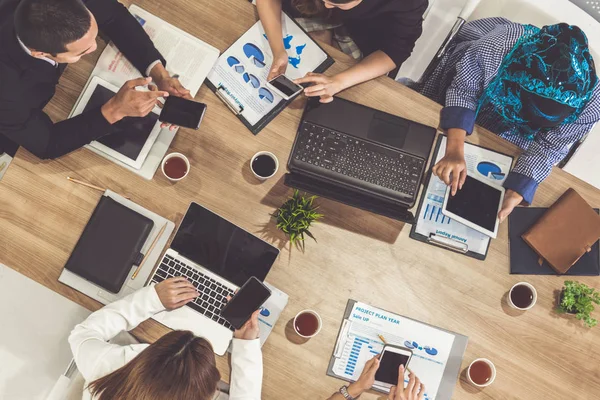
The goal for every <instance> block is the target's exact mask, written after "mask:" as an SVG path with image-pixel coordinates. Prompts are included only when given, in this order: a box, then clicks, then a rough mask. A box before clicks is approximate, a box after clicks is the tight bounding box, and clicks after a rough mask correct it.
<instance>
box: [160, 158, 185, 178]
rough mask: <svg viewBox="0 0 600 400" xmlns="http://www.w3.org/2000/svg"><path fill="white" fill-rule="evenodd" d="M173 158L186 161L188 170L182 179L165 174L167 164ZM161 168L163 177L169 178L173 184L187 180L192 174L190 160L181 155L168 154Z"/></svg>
mask: <svg viewBox="0 0 600 400" xmlns="http://www.w3.org/2000/svg"><path fill="white" fill-rule="evenodd" d="M172 158H180V159H182V160H183V161H185V166H186V168H187V170H186V171H185V174H184V175H183V176H182V177H180V178H171V177H170V176H169V175H167V173H166V172H165V164H166V163H167V161H169V160H170V159H172ZM160 168H161V170H162V173H163V175H164V176H165V177H167V179H168V180H170V181H171V182H178V181H180V180H182V179H183V178H185V177H186V176H188V174H189V173H190V160H188V158H187V157H186V156H184V155H183V154H181V153H170V154H167V155H166V156H165V158H163V160H162V163H161V164H160Z"/></svg>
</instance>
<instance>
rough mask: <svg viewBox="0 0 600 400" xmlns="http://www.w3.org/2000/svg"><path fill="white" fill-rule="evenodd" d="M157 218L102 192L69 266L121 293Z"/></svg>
mask: <svg viewBox="0 0 600 400" xmlns="http://www.w3.org/2000/svg"><path fill="white" fill-rule="evenodd" d="M153 226H154V222H152V220H151V219H150V218H148V217H145V216H143V215H141V214H139V213H137V212H136V211H134V210H132V209H130V208H128V207H126V206H124V205H123V204H120V203H118V202H116V201H115V200H113V199H111V198H110V197H107V196H102V198H101V199H100V201H99V202H98V205H97V206H96V209H95V210H94V212H93V213H92V216H91V217H90V219H89V221H88V223H87V225H86V226H85V228H84V230H83V233H82V234H81V236H80V238H79V240H78V241H77V244H76V245H75V248H74V249H73V252H72V253H71V256H70V257H69V259H68V261H67V263H66V264H65V269H67V270H69V271H71V272H73V273H75V274H77V275H79V276H80V277H82V278H84V279H86V280H88V281H90V282H92V283H94V284H96V285H98V286H100V287H102V288H104V289H106V290H108V291H110V292H112V293H118V292H119V291H120V290H121V287H122V286H123V283H124V282H125V279H126V278H127V275H128V274H129V272H130V270H131V268H132V267H133V266H135V265H138V264H139V263H140V262H141V260H142V258H143V255H142V254H141V253H140V252H141V249H142V246H143V245H144V243H145V242H146V239H147V238H148V235H149V234H150V231H151V230H152V227H153Z"/></svg>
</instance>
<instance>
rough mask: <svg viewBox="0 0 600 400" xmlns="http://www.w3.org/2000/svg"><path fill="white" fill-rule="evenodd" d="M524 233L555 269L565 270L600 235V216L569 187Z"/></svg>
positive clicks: (532, 245) (542, 257)
mask: <svg viewBox="0 0 600 400" xmlns="http://www.w3.org/2000/svg"><path fill="white" fill-rule="evenodd" d="M521 237H522V238H523V240H524V241H525V242H526V243H527V244H528V245H529V246H530V247H531V248H532V249H533V250H534V251H535V252H536V253H537V254H538V256H539V257H540V258H541V259H542V260H545V261H547V262H548V265H550V267H552V269H554V270H555V271H556V272H557V273H559V274H564V273H566V272H567V271H568V270H569V269H570V268H571V267H572V266H573V264H575V263H576V262H577V260H579V258H581V256H583V255H584V254H585V253H587V252H588V251H590V250H591V248H592V246H593V245H594V243H596V242H597V241H598V239H599V238H600V216H599V215H598V214H596V212H594V210H593V209H592V207H590V205H589V204H588V203H587V202H586V201H585V200H584V199H583V198H582V197H581V196H580V195H579V194H578V193H577V192H576V191H575V190H573V189H568V190H567V191H566V192H565V193H564V194H563V195H562V196H561V197H560V198H559V199H558V200H557V201H556V202H555V203H554V204H553V205H552V206H551V207H550V208H549V209H548V211H546V212H545V213H544V214H543V215H542V216H541V217H540V219H538V221H537V222H536V223H535V224H534V225H533V226H532V227H531V228H530V229H529V230H527V231H526V232H525V233H524V234H523V235H522V236H521Z"/></svg>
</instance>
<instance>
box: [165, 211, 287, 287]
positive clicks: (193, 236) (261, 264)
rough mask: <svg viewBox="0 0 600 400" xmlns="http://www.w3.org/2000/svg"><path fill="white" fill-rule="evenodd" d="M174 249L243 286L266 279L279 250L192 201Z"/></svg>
mask: <svg viewBox="0 0 600 400" xmlns="http://www.w3.org/2000/svg"><path fill="white" fill-rule="evenodd" d="M171 248H172V249H173V250H175V251H177V252H178V253H179V254H181V255H182V256H184V257H186V258H188V259H190V260H192V261H194V262H195V263H197V264H200V265H201V266H203V267H204V268H206V269H208V270H210V271H212V272H214V273H215V274H217V275H219V276H221V277H223V278H225V279H227V280H228V281H230V282H232V283H233V284H235V285H237V286H242V285H243V284H244V283H246V281H247V280H248V278H250V277H251V276H255V277H256V278H258V279H259V280H260V281H263V280H264V279H265V277H266V276H267V273H268V272H269V270H270V269H271V266H272V265H273V263H274V262H275V259H276V258H277V255H278V254H279V250H278V249H277V248H276V247H273V246H271V245H270V244H268V243H266V242H264V241H263V240H261V239H259V238H257V237H256V236H254V235H252V234H250V233H248V232H246V231H245V230H243V229H241V228H239V227H237V226H235V225H234V224H232V223H231V222H229V221H227V220H226V219H224V218H222V217H220V216H218V215H217V214H215V213H213V212H212V211H209V210H207V209H206V208H204V207H202V206H200V205H199V204H196V203H191V204H190V208H189V209H188V211H187V213H186V214H185V217H184V218H183V221H181V225H180V226H179V230H178V231H177V234H176V235H175V238H174V239H173V242H172V243H171Z"/></svg>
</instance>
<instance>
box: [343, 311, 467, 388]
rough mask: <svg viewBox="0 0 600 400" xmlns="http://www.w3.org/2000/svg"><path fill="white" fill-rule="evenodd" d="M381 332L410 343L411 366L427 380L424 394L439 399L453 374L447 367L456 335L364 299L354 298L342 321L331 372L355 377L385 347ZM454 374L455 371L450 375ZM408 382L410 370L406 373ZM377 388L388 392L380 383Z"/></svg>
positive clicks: (397, 341) (399, 343)
mask: <svg viewBox="0 0 600 400" xmlns="http://www.w3.org/2000/svg"><path fill="white" fill-rule="evenodd" d="M379 335H382V336H383V337H384V339H385V341H386V342H387V343H388V344H390V345H396V346H402V347H407V348H409V349H411V350H412V351H413V356H412V359H411V360H410V362H409V366H408V367H409V368H410V369H411V370H412V371H414V373H415V374H416V375H417V376H418V377H419V379H421V381H422V382H423V383H424V384H425V387H426V392H425V395H424V398H425V399H426V400H434V399H436V398H437V396H438V391H439V388H440V384H441V382H442V380H443V378H444V375H445V374H447V373H448V374H450V375H453V374H454V371H447V368H446V367H447V365H448V362H449V359H450V357H451V355H452V353H453V345H454V341H455V338H456V337H457V336H456V335H455V334H453V333H450V332H447V331H444V330H442V329H439V328H436V327H433V326H431V325H427V324H424V323H421V322H418V321H415V320H413V319H410V318H406V317H403V316H400V315H396V314H393V313H391V312H388V311H384V310H382V309H379V308H376V307H373V306H370V305H368V304H365V303H360V302H355V303H354V305H353V307H352V310H351V312H350V314H349V316H348V317H347V318H346V319H345V320H344V321H343V323H342V328H341V330H340V334H339V337H338V341H337V343H336V347H335V350H334V354H333V356H334V359H335V360H334V362H333V367H332V372H333V373H334V374H335V375H336V376H338V377H340V378H342V379H346V380H349V381H356V380H357V379H358V377H359V376H360V374H361V372H362V370H363V368H364V366H365V363H366V362H367V361H368V360H370V359H371V358H373V357H374V356H375V355H377V354H379V353H381V351H382V350H383V346H384V343H383V342H382V341H381V339H380V338H379ZM455 377H456V375H453V376H452V377H451V379H455ZM406 383H408V374H407V376H405V384H406ZM453 386H454V385H451V386H450V387H453ZM374 389H376V390H378V391H381V392H387V389H385V388H381V387H374ZM446 394H447V393H446ZM442 397H444V396H441V397H440V398H442Z"/></svg>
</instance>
